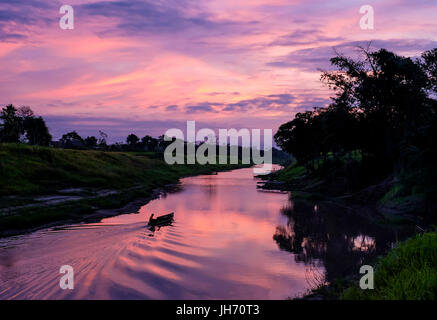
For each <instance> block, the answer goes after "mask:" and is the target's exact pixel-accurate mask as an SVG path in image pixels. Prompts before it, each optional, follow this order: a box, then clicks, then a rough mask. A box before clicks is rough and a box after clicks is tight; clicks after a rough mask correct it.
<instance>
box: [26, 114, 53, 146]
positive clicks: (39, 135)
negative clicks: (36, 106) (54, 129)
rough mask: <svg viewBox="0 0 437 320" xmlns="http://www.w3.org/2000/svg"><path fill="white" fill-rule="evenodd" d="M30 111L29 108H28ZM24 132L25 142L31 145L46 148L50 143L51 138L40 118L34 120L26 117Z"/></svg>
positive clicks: (31, 117)
mask: <svg viewBox="0 0 437 320" xmlns="http://www.w3.org/2000/svg"><path fill="white" fill-rule="evenodd" d="M29 109H30V108H29ZM23 123H24V126H23V127H24V131H25V135H26V138H27V141H28V143H29V144H31V145H39V146H48V145H49V143H50V141H52V136H51V135H50V133H49V129H48V128H47V126H46V123H45V121H44V119H43V118H42V117H38V118H34V117H33V113H32V116H27V117H26V118H25V119H24V121H23Z"/></svg>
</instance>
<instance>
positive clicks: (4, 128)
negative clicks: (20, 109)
mask: <svg viewBox="0 0 437 320" xmlns="http://www.w3.org/2000/svg"><path fill="white" fill-rule="evenodd" d="M0 119H1V120H2V122H3V123H2V124H1V127H0V141H1V142H12V143H17V142H19V141H20V136H21V135H22V134H23V123H22V119H21V118H20V117H19V116H18V115H17V108H15V107H14V106H13V105H12V104H10V105H7V106H6V107H4V108H3V109H2V112H1V113H0Z"/></svg>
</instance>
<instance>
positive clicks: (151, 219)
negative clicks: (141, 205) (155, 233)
mask: <svg viewBox="0 0 437 320" xmlns="http://www.w3.org/2000/svg"><path fill="white" fill-rule="evenodd" d="M154 215H155V214H154V213H152V215H151V216H150V218H149V224H152V222H153V216H154Z"/></svg>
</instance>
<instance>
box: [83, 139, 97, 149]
mask: <svg viewBox="0 0 437 320" xmlns="http://www.w3.org/2000/svg"><path fill="white" fill-rule="evenodd" d="M84 143H85V145H86V146H87V148H90V149H95V148H96V147H97V138H96V137H94V136H91V137H86V138H85V140H84Z"/></svg>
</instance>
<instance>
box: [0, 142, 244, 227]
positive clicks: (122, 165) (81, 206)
mask: <svg viewBox="0 0 437 320" xmlns="http://www.w3.org/2000/svg"><path fill="white" fill-rule="evenodd" d="M238 167H241V165H230V164H229V165H219V164H217V165H213V164H208V165H199V164H195V165H167V164H166V163H165V162H164V161H163V160H162V154H157V153H150V152H147V153H146V152H103V151H93V150H67V149H53V148H48V147H36V146H28V145H23V144H0V209H1V208H10V207H15V206H20V205H27V204H32V203H35V201H34V199H33V197H35V196H37V195H50V194H56V193H57V192H58V191H59V190H62V189H67V188H86V189H94V190H99V189H111V190H116V191H118V193H117V194H115V195H111V196H107V197H88V198H84V199H81V200H78V201H71V202H65V203H62V204H58V205H51V206H48V207H47V206H46V207H44V206H43V207H38V206H32V207H30V208H22V209H17V210H15V209H14V210H12V211H9V212H7V213H5V212H3V213H2V214H0V232H1V231H4V230H8V229H28V228H32V227H35V226H38V225H42V224H45V223H48V222H53V221H58V220H63V219H78V218H80V217H81V216H82V215H84V214H88V213H91V212H93V211H94V210H95V209H96V208H117V207H121V206H122V205H124V204H126V203H128V202H130V201H132V200H134V199H136V198H140V197H147V196H150V195H151V194H152V192H153V190H154V189H155V188H157V187H161V186H164V185H166V184H171V183H176V182H177V181H178V179H179V178H181V177H185V176H191V175H198V174H208V173H211V172H216V171H222V170H230V169H235V168H238ZM0 211H1V210H0Z"/></svg>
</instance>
